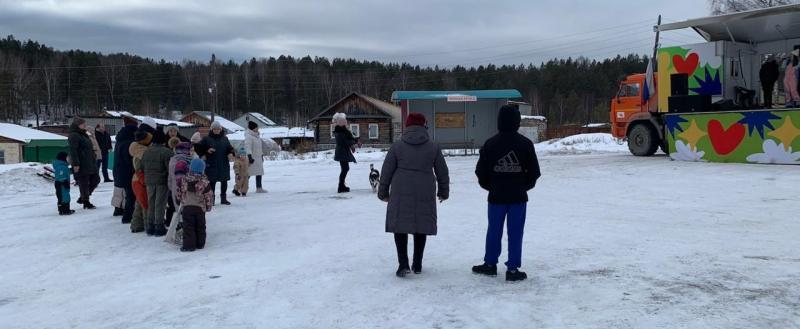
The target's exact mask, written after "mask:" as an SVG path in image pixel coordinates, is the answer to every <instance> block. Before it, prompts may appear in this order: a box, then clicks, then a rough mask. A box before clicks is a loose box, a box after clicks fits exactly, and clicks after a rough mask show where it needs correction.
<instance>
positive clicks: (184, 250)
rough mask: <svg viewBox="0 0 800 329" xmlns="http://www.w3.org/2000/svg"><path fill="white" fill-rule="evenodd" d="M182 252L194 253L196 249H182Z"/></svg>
mask: <svg viewBox="0 0 800 329" xmlns="http://www.w3.org/2000/svg"><path fill="white" fill-rule="evenodd" d="M181 251H182V252H192V251H194V249H192V248H186V247H181Z"/></svg>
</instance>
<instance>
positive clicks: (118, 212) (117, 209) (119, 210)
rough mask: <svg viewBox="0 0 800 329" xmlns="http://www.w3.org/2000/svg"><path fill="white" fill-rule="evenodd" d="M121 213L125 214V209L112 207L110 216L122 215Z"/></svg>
mask: <svg viewBox="0 0 800 329" xmlns="http://www.w3.org/2000/svg"><path fill="white" fill-rule="evenodd" d="M123 214H125V211H124V210H122V208H120V207H114V214H113V215H112V216H114V217H117V216H122V215H123Z"/></svg>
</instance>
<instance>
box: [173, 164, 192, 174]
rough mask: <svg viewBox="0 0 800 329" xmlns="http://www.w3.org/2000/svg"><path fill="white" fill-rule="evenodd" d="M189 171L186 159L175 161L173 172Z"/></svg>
mask: <svg viewBox="0 0 800 329" xmlns="http://www.w3.org/2000/svg"><path fill="white" fill-rule="evenodd" d="M187 172H189V163H188V162H186V161H177V162H175V173H176V174H178V173H184V174H185V173H187Z"/></svg>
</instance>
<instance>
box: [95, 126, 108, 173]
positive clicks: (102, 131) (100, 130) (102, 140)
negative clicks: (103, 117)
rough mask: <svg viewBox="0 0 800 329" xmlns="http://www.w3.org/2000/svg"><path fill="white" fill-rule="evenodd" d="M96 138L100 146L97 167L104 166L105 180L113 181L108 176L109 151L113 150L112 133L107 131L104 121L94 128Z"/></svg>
mask: <svg viewBox="0 0 800 329" xmlns="http://www.w3.org/2000/svg"><path fill="white" fill-rule="evenodd" d="M94 138H95V139H96V140H97V145H98V146H99V147H100V155H101V156H100V159H98V160H97V162H98V163H97V167H98V168H100V167H102V173H103V182H105V183H110V182H113V180H111V178H109V177H108V152H110V151H111V148H112V145H111V134H109V133H108V131H106V126H105V125H104V124H102V123H99V124H97V126H95V128H94Z"/></svg>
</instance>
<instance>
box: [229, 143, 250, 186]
mask: <svg viewBox="0 0 800 329" xmlns="http://www.w3.org/2000/svg"><path fill="white" fill-rule="evenodd" d="M233 173H234V175H235V176H236V185H234V187H233V195H235V196H247V190H249V189H250V158H248V157H247V152H246V151H245V150H244V147H240V148H239V153H237V154H236V160H234V161H233Z"/></svg>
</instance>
